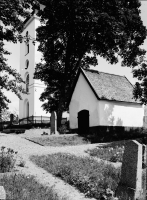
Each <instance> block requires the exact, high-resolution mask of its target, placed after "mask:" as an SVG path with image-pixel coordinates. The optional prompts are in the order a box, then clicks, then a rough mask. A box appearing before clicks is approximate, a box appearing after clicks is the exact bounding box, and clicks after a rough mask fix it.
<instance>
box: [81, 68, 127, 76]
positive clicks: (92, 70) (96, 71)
mask: <svg viewBox="0 0 147 200" xmlns="http://www.w3.org/2000/svg"><path fill="white" fill-rule="evenodd" d="M83 70H85V71H90V72H95V73H104V74H110V75H114V76H120V77H124V78H126V76H125V75H124V76H123V75H119V74H111V73H108V72H102V71H98V70H94V69H83Z"/></svg>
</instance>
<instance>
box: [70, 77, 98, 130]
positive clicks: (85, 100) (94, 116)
mask: <svg viewBox="0 0 147 200" xmlns="http://www.w3.org/2000/svg"><path fill="white" fill-rule="evenodd" d="M83 109H86V110H89V114H90V119H89V125H90V126H97V124H98V123H99V116H98V106H97V98H96V97H95V95H94V93H93V92H92V90H91V88H90V86H89V85H88V83H87V81H86V80H85V78H84V77H83V75H82V74H80V76H79V79H78V81H77V84H76V87H75V90H74V92H73V95H72V98H71V102H70V105H69V121H70V128H72V129H74V128H78V120H77V115H78V112H79V111H80V110H83Z"/></svg>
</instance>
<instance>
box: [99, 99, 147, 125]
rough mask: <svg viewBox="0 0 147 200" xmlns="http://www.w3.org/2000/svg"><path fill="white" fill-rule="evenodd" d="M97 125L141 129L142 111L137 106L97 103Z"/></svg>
mask: <svg viewBox="0 0 147 200" xmlns="http://www.w3.org/2000/svg"><path fill="white" fill-rule="evenodd" d="M98 110H99V119H100V120H99V125H102V126H105V125H107V126H131V127H142V126H143V116H144V109H143V106H141V105H139V104H132V103H124V102H115V101H104V100H101V101H98Z"/></svg>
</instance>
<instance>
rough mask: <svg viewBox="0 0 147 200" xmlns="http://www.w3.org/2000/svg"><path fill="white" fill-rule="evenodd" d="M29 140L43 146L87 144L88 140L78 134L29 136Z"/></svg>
mask: <svg viewBox="0 0 147 200" xmlns="http://www.w3.org/2000/svg"><path fill="white" fill-rule="evenodd" d="M29 140H31V141H33V142H35V143H38V144H40V145H43V146H53V147H61V146H67V145H69V146H72V145H82V144H88V143H89V142H88V141H86V140H85V138H84V137H81V136H78V135H65V136H64V135H62V136H42V137H35V138H30V139H29Z"/></svg>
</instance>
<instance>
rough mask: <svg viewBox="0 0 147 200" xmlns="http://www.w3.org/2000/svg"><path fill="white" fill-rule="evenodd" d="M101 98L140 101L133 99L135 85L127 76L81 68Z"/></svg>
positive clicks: (131, 101)
mask: <svg viewBox="0 0 147 200" xmlns="http://www.w3.org/2000/svg"><path fill="white" fill-rule="evenodd" d="M81 71H82V72H83V74H84V76H85V78H86V79H87V81H88V82H89V84H90V85H91V87H92V89H93V91H94V93H95V94H96V96H97V97H98V98H99V99H106V100H111V101H112V100H113V101H123V102H130V103H140V102H139V101H135V99H133V85H132V84H131V83H130V82H129V80H128V79H127V78H126V77H125V76H119V75H114V74H109V73H104V72H99V71H96V70H90V69H86V70H84V69H81Z"/></svg>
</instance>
